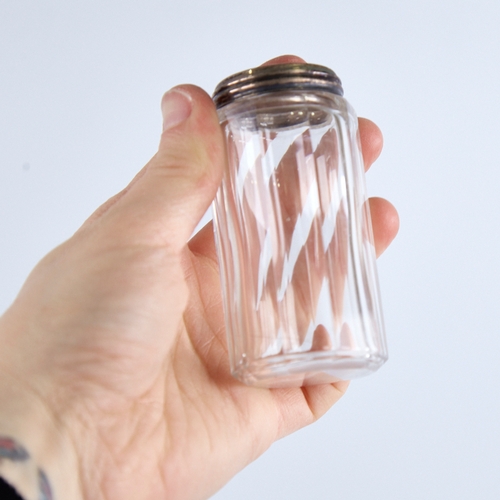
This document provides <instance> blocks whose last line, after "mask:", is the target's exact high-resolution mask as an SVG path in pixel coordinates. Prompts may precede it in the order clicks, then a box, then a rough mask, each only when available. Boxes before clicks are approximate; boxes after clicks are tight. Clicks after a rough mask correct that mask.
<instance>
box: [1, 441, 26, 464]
mask: <svg viewBox="0 0 500 500" xmlns="http://www.w3.org/2000/svg"><path fill="white" fill-rule="evenodd" d="M0 458H8V459H9V460H12V461H13V462H24V461H25V460H28V459H29V458H30V456H29V454H28V452H27V451H26V450H25V449H24V448H23V447H22V446H21V445H20V444H17V443H16V442H15V441H14V440H13V439H11V438H8V437H3V436H0Z"/></svg>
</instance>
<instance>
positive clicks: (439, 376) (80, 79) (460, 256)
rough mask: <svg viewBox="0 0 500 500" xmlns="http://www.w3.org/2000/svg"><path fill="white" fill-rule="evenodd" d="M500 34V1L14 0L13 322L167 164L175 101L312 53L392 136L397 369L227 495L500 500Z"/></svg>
mask: <svg viewBox="0 0 500 500" xmlns="http://www.w3.org/2000/svg"><path fill="white" fill-rule="evenodd" d="M499 26H500V3H499V2H498V0H474V1H472V0H470V1H460V0H455V1H454V2H451V1H449V0H447V1H441V2H439V1H436V0H407V1H396V0H381V1H371V0H349V1H347V0H346V1H333V0H309V1H308V2H299V1H297V0H252V1H247V2H244V1H238V2H235V1H234V0H183V1H176V2H174V1H169V0H163V1H159V0H158V1H154V0H143V1H141V2H138V1H130V0H124V1H116V0H100V1H97V0H87V1H85V2H77V1H75V0H45V1H43V2H40V1H35V0H32V1H27V0H0V312H1V311H3V310H5V308H7V307H8V305H9V304H10V302H11V301H12V300H13V298H14V297H15V295H16V293H17V291H18V290H19V288H20V286H21V285H22V283H23V281H24V279H25V278H26V276H27V274H28V273H29V271H30V270H31V268H32V267H33V266H34V265H35V264H36V262H37V261H38V260H39V259H40V258H41V257H42V256H43V255H44V254H45V253H47V252H48V251H49V250H50V249H52V248H53V247H54V246H56V245H57V244H59V243H60V242H62V241H64V240H65V239H66V238H68V237H69V236H70V235H71V234H72V233H73V232H74V231H75V230H76V229H77V228H78V226H79V225H80V224H81V223H82V221H83V220H84V219H85V218H86V217H87V216H88V215H89V214H90V213H91V212H92V211H93V210H94V209H95V208H96V207H97V206H98V205H99V204H101V203H102V202H104V201H105V200H106V199H107V198H109V197H110V196H112V195H113V194H114V193H116V192H117V191H118V190H120V189H122V188H123V187H124V186H125V185H126V184H127V183H128V181H129V180H130V179H131V178H132V177H133V176H134V175H135V173H136V172H137V171H138V170H139V169H140V168H141V167H142V166H143V164H144V163H146V161H147V160H148V159H149V158H150V157H151V156H152V155H153V154H154V152H155V148H156V146H157V143H158V140H159V133H160V111H159V102H160V99H161V96H162V94H163V92H164V91H166V90H168V88H169V87H171V86H173V85H176V84H179V83H186V82H189V83H195V84H197V85H200V86H201V87H203V88H205V89H206V90H207V91H209V92H211V91H212V90H213V88H214V87H215V85H216V84H217V83H218V81H219V80H221V79H222V78H224V77H226V76H228V75H229V74H231V73H234V72H236V71H239V70H242V69H246V68H250V67H253V66H256V65H259V64H260V63H262V62H264V61H265V60H267V59H270V58H272V57H275V56H277V55H280V54H286V53H294V54H297V55H300V56H301V57H303V58H305V59H307V60H308V61H310V62H315V63H318V64H323V65H326V66H329V67H331V68H332V69H334V70H335V71H336V72H337V73H338V75H339V76H340V77H341V79H342V81H343V84H344V89H345V96H346V98H347V99H348V100H349V101H350V102H351V104H352V105H353V106H354V108H355V109H356V110H357V111H358V114H359V115H361V116H366V117H368V118H371V119H372V120H374V121H375V122H376V123H377V124H378V125H379V126H380V127H381V129H382V131H383V133H384V137H385V148H384V152H383V154H382V156H381V157H380V159H379V160H378V161H377V163H376V164H375V166H374V167H373V170H372V171H371V172H370V174H369V176H368V189H369V192H370V194H372V195H377V196H383V197H386V198H388V199H389V200H391V201H392V202H393V203H394V204H395V205H396V206H397V208H398V209H399V212H400V216H401V231H400V234H399V236H398V238H397V240H396V241H395V242H394V244H393V245H392V247H391V248H390V249H389V250H388V251H387V252H386V254H384V255H383V256H382V257H381V259H380V260H379V273H380V281H381V288H382V296H383V303H384V311H385V318H386V326H387V334H388V342H389V348H390V360H389V362H388V363H387V364H386V365H385V366H384V367H383V368H382V369H381V370H380V372H379V373H377V374H375V375H372V376H370V377H368V378H365V379H361V380H357V381H355V382H353V383H352V384H351V387H350V389H349V391H348V392H347V394H346V396H345V397H344V398H343V399H342V400H341V401H340V402H339V403H338V404H337V405H336V406H335V407H334V408H333V409H332V410H331V411H330V412H329V413H328V414H327V415H326V416H325V417H324V418H323V419H322V420H320V421H319V422H318V423H317V424H315V425H313V426H311V427H309V428H307V429H304V430H302V431H300V432H298V433H297V434H295V435H293V436H291V437H288V438H286V439H284V440H282V441H280V442H278V443H276V444H275V445H274V446H273V447H272V448H271V449H270V450H269V451H268V452H267V453H266V454H264V455H263V456H262V457H261V458H260V459H258V460H257V461H256V462H254V463H253V464H251V465H250V466H249V467H248V468H247V469H246V470H244V471H243V472H242V473H241V474H239V475H238V476H237V477H236V478H235V479H234V480H233V481H231V482H230V483H229V484H228V485H227V486H226V487H225V488H224V489H222V490H221V491H220V492H219V493H218V494H216V495H215V496H214V497H213V498H214V499H216V500H229V499H231V500H233V499H237V500H257V499H259V500H261V499H264V500H267V499H273V500H274V499H278V500H281V499H289V500H303V499H314V500H331V499H339V500H361V499H363V500H364V499H367V498H373V499H376V500H378V499H380V500H402V499H403V500H422V499H426V500H427V499H436V500H443V499H453V500H462V499H474V500H476V499H481V500H490V499H491V500H493V499H495V500H496V499H498V498H500V430H499V429H500V415H499V413H500V363H499V355H500V263H499V256H500V238H499V237H498V232H499V229H500V196H499V192H500V141H499V138H498V137H499V131H498V129H499V123H500V121H499V118H500V92H499V88H500V86H499V82H500V64H499V63H500V29H499ZM0 348H1V347H0ZM193 481H196V478H195V477H193Z"/></svg>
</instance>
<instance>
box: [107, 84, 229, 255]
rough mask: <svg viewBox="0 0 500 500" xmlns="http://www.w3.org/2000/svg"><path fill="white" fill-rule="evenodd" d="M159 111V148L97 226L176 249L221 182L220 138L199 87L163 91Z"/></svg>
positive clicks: (214, 116)
mask: <svg viewBox="0 0 500 500" xmlns="http://www.w3.org/2000/svg"><path fill="white" fill-rule="evenodd" d="M162 113H163V119H164V121H163V133H162V136H161V141H160V145H159V149H158V152H157V153H156V155H155V156H154V157H153V158H152V159H151V161H150V162H149V163H148V164H147V165H146V166H145V167H144V169H143V170H142V171H141V172H140V173H139V174H138V175H137V176H136V178H135V179H134V180H133V181H132V182H131V183H130V185H129V186H128V187H127V188H126V189H125V190H124V191H123V192H122V193H120V194H119V195H118V196H117V197H116V198H115V200H113V201H112V202H111V203H110V206H109V207H106V208H107V210H105V213H104V214H103V215H102V218H101V225H103V226H105V230H106V231H108V232H111V235H110V236H111V237H114V238H116V239H117V240H118V241H120V240H122V239H124V240H126V241H127V242H129V243H130V242H134V243H136V244H145V245H156V244H158V245H168V246H171V247H174V248H175V249H177V250H180V249H181V248H182V247H183V246H184V245H185V244H186V242H187V241H188V239H189V237H190V236H191V234H192V232H193V230H194V228H195V227H196V224H197V223H198V222H199V220H200V219H201V217H202V216H203V214H204V213H205V212H206V210H207V208H208V207H209V205H210V203H211V201H212V200H213V198H214V196H215V193H216V191H217V188H218V186H219V184H220V182H221V178H222V170H223V167H224V163H225V152H224V151H225V150H224V141H223V136H222V132H221V129H220V126H219V121H218V117H217V112H216V110H215V106H214V104H213V102H212V100H211V98H210V97H209V96H208V94H206V93H205V92H204V91H203V90H202V89H200V88H198V87H195V86H192V85H181V86H178V87H175V88H174V89H172V90H170V91H169V92H167V93H166V94H165V95H164V96H163V99H162ZM173 235H175V237H173ZM117 240H115V243H116V241H117Z"/></svg>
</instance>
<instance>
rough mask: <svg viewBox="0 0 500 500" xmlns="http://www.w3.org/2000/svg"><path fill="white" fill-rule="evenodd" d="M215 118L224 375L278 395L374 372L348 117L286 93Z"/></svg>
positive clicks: (324, 98)
mask: <svg viewBox="0 0 500 500" xmlns="http://www.w3.org/2000/svg"><path fill="white" fill-rule="evenodd" d="M285 69H286V68H285ZM306 87H307V86H306ZM218 112H219V118H220V122H221V125H222V128H223V130H224V134H225V139H226V144H227V155H228V160H229V161H228V165H227V169H226V171H225V173H224V178H223V181H222V185H221V187H220V189H219V191H218V194H217V197H216V200H215V202H214V228H215V236H216V243H217V250H218V256H219V263H220V273H221V283H222V294H223V303H224V311H225V317H226V329H227V338H228V351H229V358H230V364H231V370H232V373H233V375H234V376H235V377H236V378H238V379H240V380H241V381H243V382H245V383H246V384H249V385H259V386H265V387H283V386H301V385H308V384H318V383H324V382H334V381H338V380H346V379H351V378H354V377H358V376H361V375H366V374H368V373H371V372H373V371H375V370H376V369H378V368H379V367H380V366H381V365H382V364H383V363H384V362H385V361H386V359H387V349H386V343H385V336H384V327H383V319H382V312H381V305H380V298H379V289H378V279H377V271H376V264H375V251H374V245H373V236H372V229H371V218H370V213H369V206H368V203H367V195H366V188H365V179H364V168H363V160H362V155H361V150H360V144H359V137H358V128H357V118H356V115H355V113H354V111H353V109H352V107H351V106H350V105H349V103H348V102H347V101H346V100H345V99H344V98H343V97H341V96H340V95H337V94H336V93H333V92H330V91H328V90H322V89H316V90H315V89H313V90H311V89H310V88H304V86H302V87H297V88H294V87H293V85H291V86H289V87H288V88H285V89H280V88H279V87H278V88H275V89H273V90H271V91H266V92H263V93H262V92H258V91H256V92H253V93H250V94H247V95H244V96H241V97H236V98H235V99H232V100H230V102H226V103H224V104H223V105H221V106H220V107H219V110H218Z"/></svg>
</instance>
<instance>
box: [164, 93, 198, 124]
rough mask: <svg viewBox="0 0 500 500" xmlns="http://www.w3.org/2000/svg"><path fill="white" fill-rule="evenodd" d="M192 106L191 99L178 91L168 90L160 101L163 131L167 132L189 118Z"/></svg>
mask: <svg viewBox="0 0 500 500" xmlns="http://www.w3.org/2000/svg"><path fill="white" fill-rule="evenodd" d="M192 109H193V105H192V102H191V97H190V96H189V95H188V94H186V93H184V92H182V91H181V90H178V89H172V90H169V91H168V92H167V93H166V94H165V95H164V96H163V99H162V101H161V112H162V115H163V131H165V130H169V129H171V128H173V127H175V126H177V125H179V124H181V123H182V122H183V121H185V120H187V119H188V118H189V115H190V114H191V111H192Z"/></svg>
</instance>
